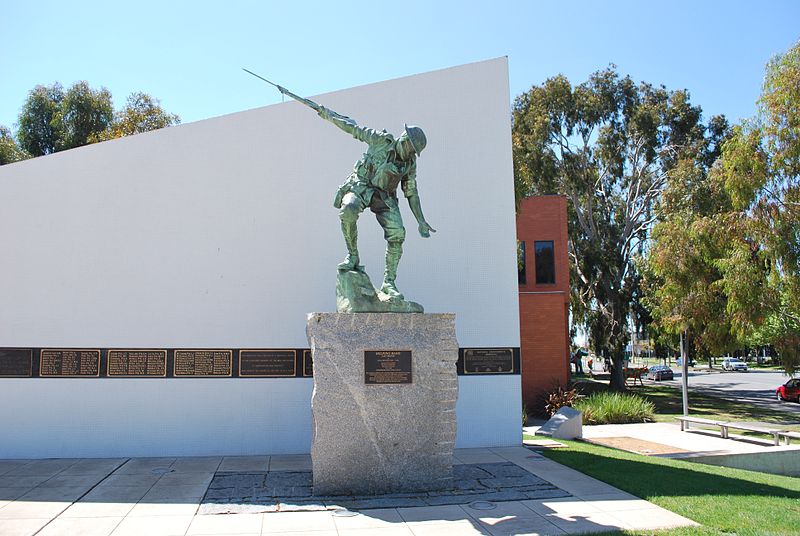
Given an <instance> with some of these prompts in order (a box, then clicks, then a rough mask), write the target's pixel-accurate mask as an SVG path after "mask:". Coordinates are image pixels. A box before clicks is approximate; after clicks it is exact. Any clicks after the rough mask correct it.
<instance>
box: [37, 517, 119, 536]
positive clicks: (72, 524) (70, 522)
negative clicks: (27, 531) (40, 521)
mask: <svg viewBox="0 0 800 536" xmlns="http://www.w3.org/2000/svg"><path fill="white" fill-rule="evenodd" d="M122 519H123V518H122V517H76V518H63V517H60V518H57V519H54V520H52V521H51V522H50V523H48V524H47V526H45V527H44V528H43V529H42V530H41V532H38V533H37V534H36V536H76V535H80V536H109V535H110V534H111V533H112V532H113V531H114V529H115V528H116V527H117V525H119V523H120V522H121V521H122Z"/></svg>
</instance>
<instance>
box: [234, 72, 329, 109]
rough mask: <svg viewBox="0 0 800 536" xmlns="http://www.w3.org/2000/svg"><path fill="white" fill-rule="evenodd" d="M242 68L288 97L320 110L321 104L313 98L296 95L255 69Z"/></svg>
mask: <svg viewBox="0 0 800 536" xmlns="http://www.w3.org/2000/svg"><path fill="white" fill-rule="evenodd" d="M242 70H243V71H244V72H246V73H249V74H252V75H253V76H255V77H256V78H258V79H260V80H263V81H264V82H266V83H267V84H269V85H271V86H275V87H276V88H278V91H280V92H281V93H282V94H283V95H286V96H287V97H291V98H293V99H294V100H296V101H297V102H302V103H303V104H305V105H306V106H308V107H309V108H311V109H312V110H314V111H315V112H319V110H320V108H321V106H320V105H319V104H317V103H316V102H314V101H312V100H308V99H304V98H303V97H300V96H298V95H295V94H294V93H292V92H291V91H289V90H288V89H286V88H285V87H283V86H279V85H278V84H276V83H274V82H270V81H269V80H267V79H266V78H264V77H263V76H259V75H257V74H256V73H254V72H253V71H249V70H247V69H245V68H244V67H242Z"/></svg>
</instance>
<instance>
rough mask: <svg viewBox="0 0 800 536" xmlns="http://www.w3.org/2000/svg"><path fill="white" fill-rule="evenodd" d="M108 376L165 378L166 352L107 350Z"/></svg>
mask: <svg viewBox="0 0 800 536" xmlns="http://www.w3.org/2000/svg"><path fill="white" fill-rule="evenodd" d="M108 375H109V376H120V377H129V378H152V377H162V378H163V377H166V375H167V351H166V350H109V351H108Z"/></svg>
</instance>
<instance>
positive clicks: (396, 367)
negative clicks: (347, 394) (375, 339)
mask: <svg viewBox="0 0 800 536" xmlns="http://www.w3.org/2000/svg"><path fill="white" fill-rule="evenodd" d="M364 383H365V384H368V385H378V384H398V383H411V350H364Z"/></svg>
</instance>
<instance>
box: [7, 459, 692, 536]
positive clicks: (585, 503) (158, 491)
mask: <svg viewBox="0 0 800 536" xmlns="http://www.w3.org/2000/svg"><path fill="white" fill-rule="evenodd" d="M455 461H456V463H457V464H465V465H473V466H474V465H482V466H484V467H495V468H496V467H501V466H502V467H506V468H509V467H510V464H513V465H514V468H515V469H522V470H524V471H525V473H526V474H528V475H532V477H531V478H530V481H531V482H534V481H535V482H537V483H539V484H541V481H544V482H547V483H548V489H558V490H560V491H559V494H563V495H565V496H563V497H559V498H540V499H526V500H481V497H479V496H476V495H474V494H470V495H466V496H464V497H463V499H461V500H458V501H456V502H458V503H459V504H442V505H439V506H416V507H384V508H366V509H355V508H350V509H347V508H335V509H332V510H331V509H326V510H319V511H290V512H284V511H270V512H266V513H264V512H257V513H255V512H254V513H228V514H204V513H202V508H201V505H203V504H204V502H203V501H204V497H205V496H206V492H207V491H208V490H209V485H210V484H211V482H212V480H214V478H215V476H217V478H219V477H220V476H224V475H225V474H227V475H230V474H237V473H241V474H262V473H263V474H266V473H270V472H295V473H303V472H308V471H310V469H311V460H310V457H309V456H307V455H279V456H245V457H204V458H130V459H129V458H119V459H46V460H2V461H0V534H2V535H3V536H32V535H37V536H56V535H59V536H62V535H63V536H67V535H69V536H74V535H85V536H109V535H113V536H140V535H147V536H193V535H212V534H239V535H260V534H265V535H266V534H295V535H297V534H313V535H314V536H333V535H340V536H347V535H364V536H366V535H371V534H375V535H377V536H395V535H408V536H412V535H416V536H424V535H447V534H452V535H469V534H488V535H511V534H577V533H583V532H598V531H607V530H614V529H655V528H664V527H675V526H683V525H693V524H694V523H693V522H692V521H690V520H688V519H686V518H683V517H681V516H678V515H677V514H674V513H672V512H669V511H667V510H664V509H663V508H660V507H658V506H656V505H654V504H652V503H649V502H647V501H644V500H642V499H639V498H638V497H635V496H633V495H630V494H628V493H625V492H623V491H620V490H618V489H616V488H613V487H611V486H609V485H607V484H605V483H603V482H600V481H598V480H595V479H593V478H590V477H588V476H586V475H584V474H582V473H579V472H577V471H574V470H572V469H569V468H567V467H564V466H563V465H560V464H557V463H555V462H553V461H551V460H548V459H547V458H544V457H543V456H541V455H539V454H537V453H536V452H533V451H531V450H529V449H527V448H524V447H509V448H492V449H460V450H457V451H456V460H455ZM462 472H463V470H462ZM533 477H535V479H534V478H533Z"/></svg>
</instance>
